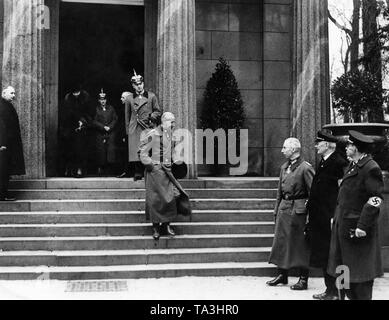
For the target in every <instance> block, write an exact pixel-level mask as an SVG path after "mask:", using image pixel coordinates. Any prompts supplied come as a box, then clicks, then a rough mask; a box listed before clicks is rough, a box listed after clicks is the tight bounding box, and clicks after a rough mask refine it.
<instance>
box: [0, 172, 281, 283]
mask: <svg viewBox="0 0 389 320" xmlns="http://www.w3.org/2000/svg"><path fill="white" fill-rule="evenodd" d="M277 182H278V180H277V179H276V178H247V179H245V178H234V179H233V178H225V179H221V178H219V179H218V178H207V179H206V178H203V179H201V178H200V179H198V180H183V181H181V183H182V185H183V187H184V188H185V189H186V190H187V191H188V193H189V195H190V197H191V201H192V204H193V210H194V211H193V217H192V220H191V221H190V220H189V219H188V218H187V217H179V219H178V221H177V222H175V223H173V226H174V227H175V230H176V233H177V236H176V237H175V238H168V237H161V239H160V240H159V241H154V240H153V239H152V237H151V227H150V224H149V223H146V222H145V218H144V196H145V190H144V182H143V181H138V182H133V181H132V180H131V179H115V178H104V179H95V178H86V179H60V178H53V179H45V180H26V181H22V180H20V181H11V188H12V189H13V190H12V192H13V194H15V195H16V197H17V198H18V201H16V202H12V203H10V202H7V203H5V202H1V203H0V250H1V251H0V279H12V280H22V279H42V278H43V279H47V278H50V279H61V280H76V279H77V280H79V279H125V278H160V277H180V276H237V275H247V276H270V275H273V274H274V271H275V269H274V267H273V266H271V265H269V264H268V263H267V260H268V257H269V252H270V247H271V244H272V241H273V233H274V222H273V213H272V212H273V207H274V203H275V197H276V187H277Z"/></svg>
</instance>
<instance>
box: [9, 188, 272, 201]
mask: <svg viewBox="0 0 389 320" xmlns="http://www.w3.org/2000/svg"><path fill="white" fill-rule="evenodd" d="M186 191H187V192H188V194H189V196H190V197H191V198H200V199H206V198H217V199H220V198H221V199H228V198H237V199H238V198H270V199H275V198H276V196H277V190H276V189H227V188H226V189H186ZM12 195H14V196H15V197H16V198H17V199H19V200H37V199H48V200H54V199H74V200H77V199H144V198H145V190H144V189H82V190H80V189H78V190H74V189H15V190H13V191H12Z"/></svg>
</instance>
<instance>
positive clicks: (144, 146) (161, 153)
mask: <svg viewBox="0 0 389 320" xmlns="http://www.w3.org/2000/svg"><path fill="white" fill-rule="evenodd" d="M174 145H175V141H174V136H173V135H172V134H171V133H169V132H167V131H164V130H163V129H162V128H161V126H159V127H157V128H156V129H153V130H149V131H148V132H147V131H146V130H145V131H143V132H142V142H141V145H140V159H141V161H142V163H143V164H144V166H145V168H146V170H145V184H146V220H147V221H151V222H152V223H164V222H171V221H174V220H175V218H176V216H177V214H180V215H184V216H190V215H191V212H192V211H191V204H190V201H189V196H188V194H187V193H186V192H185V191H184V190H183V188H182V187H181V185H180V183H179V182H178V181H177V180H176V179H175V178H174V176H173V174H172V172H171V165H172V162H174V160H175V153H174Z"/></svg>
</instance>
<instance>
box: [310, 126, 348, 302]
mask: <svg viewBox="0 0 389 320" xmlns="http://www.w3.org/2000/svg"><path fill="white" fill-rule="evenodd" d="M337 142H338V139H337V138H336V137H334V136H332V135H330V134H328V133H326V132H322V131H319V132H318V134H317V138H316V149H317V153H318V154H319V156H320V157H321V160H320V164H319V167H318V168H317V170H316V174H315V177H314V178H313V181H312V186H311V193H310V196H309V200H308V204H307V208H308V214H309V223H308V224H307V228H306V235H307V237H308V239H309V243H310V247H311V256H310V266H311V267H314V268H321V269H323V275H324V282H325V285H326V291H325V292H324V293H321V294H315V295H314V296H313V298H314V299H319V300H335V299H337V297H338V295H337V290H336V286H335V278H333V277H331V276H330V275H328V274H327V264H328V254H329V250H330V241H331V220H332V218H333V217H334V213H335V207H336V198H337V197H338V191H339V180H340V179H342V177H343V175H344V170H345V169H346V166H347V164H348V162H347V161H346V160H345V159H344V158H343V157H342V156H341V155H340V154H338V153H337V152H336V151H335V150H336V143H337Z"/></svg>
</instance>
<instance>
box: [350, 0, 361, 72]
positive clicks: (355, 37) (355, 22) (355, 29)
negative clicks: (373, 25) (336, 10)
mask: <svg viewBox="0 0 389 320" xmlns="http://www.w3.org/2000/svg"><path fill="white" fill-rule="evenodd" d="M353 1H354V10H353V18H352V26H351V35H350V36H351V44H350V63H351V65H350V70H351V71H356V70H358V64H359V31H360V28H359V22H360V18H361V13H360V12H361V0H353Z"/></svg>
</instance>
